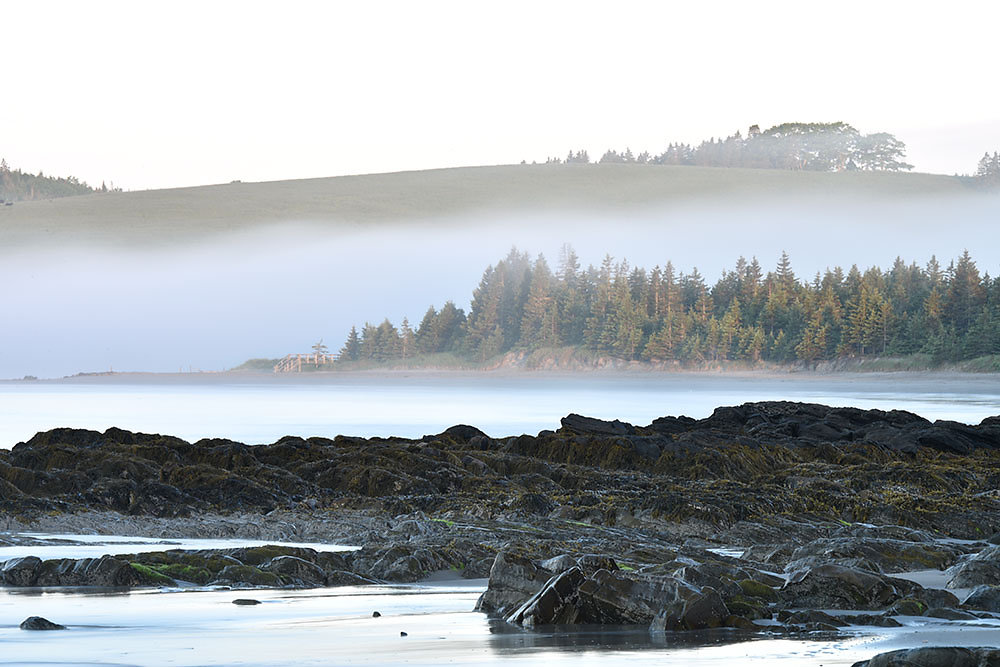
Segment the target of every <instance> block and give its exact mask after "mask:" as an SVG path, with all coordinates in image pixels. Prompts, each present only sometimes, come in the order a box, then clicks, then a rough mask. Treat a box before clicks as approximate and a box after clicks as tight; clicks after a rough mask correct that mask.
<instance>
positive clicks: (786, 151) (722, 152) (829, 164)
mask: <svg viewBox="0 0 1000 667" xmlns="http://www.w3.org/2000/svg"><path fill="white" fill-rule="evenodd" d="M905 155H906V144H904V143H903V142H902V141H900V140H899V139H897V138H896V137H894V136H893V135H891V134H889V133H887V132H875V133H872V134H861V133H860V132H859V131H858V130H857V129H855V128H854V127H853V126H851V125H848V124H847V123H839V122H838V123H782V124H781V125H775V126H774V127H770V128H768V129H766V130H763V131H762V130H761V129H760V127H759V126H757V125H752V126H751V127H750V129H749V130H748V131H747V135H746V137H744V136H743V135H742V134H741V133H740V132H736V134H733V135H732V136H729V137H726V138H725V139H718V140H716V139H715V138H714V137H713V138H712V139H709V140H705V141H702V142H701V143H700V144H698V145H697V146H692V145H690V144H685V143H671V144H670V145H668V146H667V148H666V150H664V151H663V152H662V153H659V154H655V155H654V154H651V153H649V152H648V151H643V152H641V153H639V154H637V155H635V154H633V153H632V151H631V150H630V149H627V148H626V149H625V150H624V151H622V152H619V151H617V150H608V151H606V152H605V153H604V155H602V156H601V158H600V159H599V160H597V162H599V163H602V164H606V163H634V164H663V165H690V166H700V167H743V168H749V169H791V170H806V171H845V170H854V169H858V170H863V171H901V170H910V169H913V165H911V164H907V163H906V162H904V161H903V158H904V157H905ZM590 161H591V159H590V155H589V154H588V153H587V151H585V150H579V151H576V152H573V151H570V152H569V154H568V155H567V156H566V158H565V160H563V159H560V158H548V159H547V160H546V162H547V163H562V162H566V163H567V164H569V163H589V162H590Z"/></svg>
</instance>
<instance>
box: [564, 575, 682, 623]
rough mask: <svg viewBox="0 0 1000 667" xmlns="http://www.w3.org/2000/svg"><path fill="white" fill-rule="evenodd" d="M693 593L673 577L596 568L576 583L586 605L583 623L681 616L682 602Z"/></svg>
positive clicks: (636, 620)
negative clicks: (586, 613) (631, 574)
mask: <svg viewBox="0 0 1000 667" xmlns="http://www.w3.org/2000/svg"><path fill="white" fill-rule="evenodd" d="M697 594H698V593H697V591H696V590H695V589H694V588H692V587H690V586H689V585H687V584H685V583H684V582H682V581H680V580H679V579H676V578H674V577H669V576H659V577H642V576H629V575H628V573H624V572H612V571H610V570H598V571H597V572H595V573H594V574H593V575H591V576H590V577H588V578H587V579H586V580H585V581H584V582H583V583H582V584H580V596H581V597H582V598H584V599H585V601H586V605H587V607H588V608H589V611H588V615H587V618H588V621H586V622H590V623H601V624H610V625H650V624H651V623H652V622H653V620H654V619H655V618H657V617H658V616H661V615H663V616H667V615H670V616H671V617H672V618H673V617H678V616H682V615H683V605H684V602H685V601H687V600H689V599H691V598H694V597H695V596H696V595H697ZM671 629H672V628H671Z"/></svg>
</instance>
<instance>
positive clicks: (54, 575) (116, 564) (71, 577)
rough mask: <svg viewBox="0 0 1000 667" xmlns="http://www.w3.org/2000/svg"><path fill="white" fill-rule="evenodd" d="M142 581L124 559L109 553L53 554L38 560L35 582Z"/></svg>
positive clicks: (107, 584)
mask: <svg viewBox="0 0 1000 667" xmlns="http://www.w3.org/2000/svg"><path fill="white" fill-rule="evenodd" d="M143 583H144V581H143V578H142V576H141V575H140V574H139V572H138V571H137V570H136V569H135V568H133V567H132V566H131V565H130V564H129V563H128V562H126V561H124V560H118V559H117V558H114V557H113V556H101V557H100V558H80V559H74V558H57V559H52V560H46V561H42V562H41V564H40V565H39V567H38V577H37V578H36V579H35V583H34V585H35V586H105V587H122V586H141V585H143Z"/></svg>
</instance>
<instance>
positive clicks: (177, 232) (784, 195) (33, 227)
mask: <svg viewBox="0 0 1000 667" xmlns="http://www.w3.org/2000/svg"><path fill="white" fill-rule="evenodd" d="M930 195H935V196H948V195H953V196H974V195H973V189H972V188H970V187H969V184H968V181H967V179H962V178H958V177H954V176H939V175H930V174H911V173H898V172H860V171H855V172H835V173H824V172H809V171H784V170H769V169H722V168H711V167H693V166H650V165H636V164H587V165H577V164H570V165H511V166H496V167H462V168H455V169H437V170H428V171H412V172H399V173H389V174H371V175H362V176H341V177H334V178H316V179H305V180H295V181H274V182H265V183H240V182H234V183H230V184H226V185H210V186H202V187H191V188H177V189H170V190H148V191H141V192H124V193H107V194H104V193H102V194H92V195H83V196H76V197H67V198H61V199H53V200H45V201H32V202H20V203H18V205H17V206H12V207H2V208H0V246H3V247H8V248H9V247H11V246H12V245H15V246H16V245H19V244H25V243H50V242H54V241H65V240H73V239H80V240H86V241H88V242H92V243H96V244H101V245H104V244H107V245H119V244H125V245H135V244H138V245H147V244H161V243H165V242H187V241H192V240H198V239H200V238H204V237H207V236H213V235H217V234H226V233H230V232H233V231H239V230H251V229H253V228H255V227H260V226H264V225H272V224H280V223H317V224H321V225H324V226H327V227H330V228H332V229H337V228H340V229H344V230H350V229H358V228H363V227H365V226H368V225H372V224H376V223H378V224H382V223H393V222H396V223H406V224H409V225H417V224H420V223H421V222H422V221H430V220H434V221H441V220H445V221H448V220H452V221H455V222H456V224H461V222H462V219H463V218H466V219H467V217H468V216H469V215H472V214H477V213H484V212H497V211H505V212H513V213H516V212H518V211H523V210H530V211H532V212H542V211H545V210H557V209H582V210H587V211H598V212H600V211H605V210H607V211H611V210H614V211H618V212H620V211H621V210H623V209H629V208H646V207H657V206H674V205H678V206H680V205H684V204H685V203H693V202H700V201H705V200H714V201H725V202H740V201H743V200H752V199H754V198H766V197H773V198H781V199H789V198H807V199H809V198H818V199H825V198H831V197H832V198H835V199H840V198H865V197H874V198H894V199H906V198H916V197H924V196H930Z"/></svg>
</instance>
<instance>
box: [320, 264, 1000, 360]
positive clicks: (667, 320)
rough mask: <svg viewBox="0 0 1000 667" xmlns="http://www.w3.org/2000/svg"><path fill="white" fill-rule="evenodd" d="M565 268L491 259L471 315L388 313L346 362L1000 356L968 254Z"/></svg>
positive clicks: (997, 291) (993, 307)
mask: <svg viewBox="0 0 1000 667" xmlns="http://www.w3.org/2000/svg"><path fill="white" fill-rule="evenodd" d="M560 254H561V257H560V261H559V265H558V268H557V270H556V271H555V272H553V271H552V270H551V269H550V268H549V265H548V263H547V262H546V260H545V258H544V257H543V256H541V255H539V256H538V258H537V259H535V260H534V261H532V260H531V259H530V258H529V256H528V255H527V254H525V253H522V252H519V251H517V250H516V249H514V250H511V252H510V253H509V254H508V255H507V257H505V258H504V259H502V260H501V261H500V262H498V263H497V264H496V265H495V266H490V267H488V268H487V269H486V271H485V272H484V274H483V277H482V280H481V281H480V283H479V286H478V287H477V288H476V289H475V291H474V292H473V295H472V302H471V306H470V310H469V313H468V314H466V313H465V312H464V310H463V309H462V308H458V307H457V306H456V305H455V304H454V303H452V302H450V301H449V302H448V303H446V304H444V306H443V307H441V308H440V309H437V308H435V307H433V306H431V307H430V308H429V309H428V310H427V312H426V314H425V315H424V317H423V319H422V320H421V322H420V324H419V325H418V326H417V327H416V329H414V328H413V327H411V325H410V323H409V321H408V320H406V319H404V320H403V322H402V324H401V326H400V327H398V328H397V327H396V326H395V325H393V324H392V323H391V322H390V321H389V320H388V319H386V320H385V321H383V322H382V324H380V325H377V326H376V325H373V324H370V323H366V324H365V325H364V327H362V329H361V331H360V332H359V331H358V329H357V327H352V328H351V331H350V334H349V335H348V338H347V341H346V343H345V344H344V346H343V348H342V349H341V350H340V354H339V361H340V362H351V361H374V362H389V361H392V360H398V359H407V358H411V357H415V356H419V355H430V354H437V353H443V352H448V353H452V354H454V355H457V356H459V357H462V358H465V359H468V360H470V361H477V362H485V361H487V360H489V359H492V358H494V357H497V356H499V355H502V354H505V353H507V352H510V351H513V350H525V351H528V352H533V351H537V350H543V349H549V348H560V347H567V346H570V347H572V346H577V347H581V348H584V349H589V350H593V351H596V352H600V353H604V354H608V355H611V356H615V357H618V358H623V359H635V360H646V361H653V362H662V361H671V360H676V361H680V362H686V363H695V364H697V363H704V362H715V361H722V360H744V361H747V362H759V361H771V362H795V361H803V362H815V361H820V360H830V359H836V358H841V357H865V356H875V355H879V356H881V355H892V356H897V355H908V354H914V353H924V354H928V355H931V356H932V358H933V360H934V361H936V362H944V361H959V360H963V359H971V358H975V357H981V356H985V355H991V354H1000V279H992V278H990V277H989V275H988V274H987V275H980V272H979V269H978V268H977V267H976V263H975V261H973V259H972V257H971V256H970V255H969V253H968V251H966V252H964V253H963V254H962V256H961V257H960V258H959V259H958V260H957V261H953V262H951V263H950V264H949V265H948V266H947V267H946V268H942V267H941V265H940V264H939V263H938V261H937V260H936V259H935V258H933V257H932V258H931V260H930V261H929V262H928V263H927V265H926V266H924V267H921V266H918V265H917V264H916V263H911V264H906V263H905V262H904V261H903V260H902V259H898V258H897V259H896V261H895V262H894V263H893V265H892V267H891V268H890V269H888V270H882V269H880V268H878V267H872V268H869V269H867V270H866V271H861V270H859V269H858V268H857V266H852V267H851V268H850V270H848V271H847V272H845V271H844V270H843V269H841V268H839V267H837V268H834V269H828V270H827V271H826V272H825V273H823V274H820V273H817V274H816V276H815V277H814V278H813V279H812V280H800V279H799V278H797V277H796V276H795V273H794V272H793V270H792V265H791V261H790V259H789V257H788V255H787V254H786V253H782V255H781V259H780V260H779V262H778V265H777V266H776V268H775V269H774V270H773V271H769V272H767V273H765V272H764V271H763V270H762V268H761V266H760V264H759V263H758V261H757V260H756V258H754V259H752V260H750V261H747V260H746V259H744V258H742V257H741V258H740V259H739V260H737V262H736V267H735V269H734V270H732V271H724V272H723V274H722V277H721V278H719V280H718V281H717V282H716V283H715V285H713V286H709V285H708V284H707V283H706V282H705V279H704V278H703V277H702V275H701V274H700V273H699V272H698V270H697V269H694V270H692V271H691V272H690V273H683V272H681V273H678V272H677V271H676V270H675V269H674V266H673V264H672V263H671V262H667V263H666V265H665V266H664V267H659V266H657V267H655V268H654V269H653V270H652V271H647V270H645V269H642V268H638V267H631V266H629V264H628V262H627V261H620V262H615V261H614V260H613V259H612V258H611V257H610V256H609V257H605V259H604V261H603V262H602V263H601V265H600V266H599V267H594V266H589V267H587V268H586V269H581V267H580V263H579V259H578V257H577V255H576V254H575V252H574V251H573V249H572V248H570V247H569V246H564V247H563V249H562V251H561V253H560Z"/></svg>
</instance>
